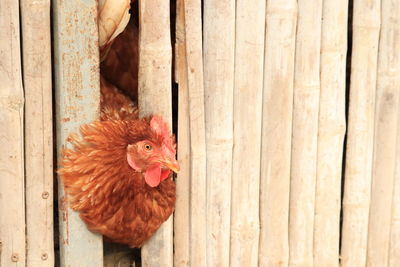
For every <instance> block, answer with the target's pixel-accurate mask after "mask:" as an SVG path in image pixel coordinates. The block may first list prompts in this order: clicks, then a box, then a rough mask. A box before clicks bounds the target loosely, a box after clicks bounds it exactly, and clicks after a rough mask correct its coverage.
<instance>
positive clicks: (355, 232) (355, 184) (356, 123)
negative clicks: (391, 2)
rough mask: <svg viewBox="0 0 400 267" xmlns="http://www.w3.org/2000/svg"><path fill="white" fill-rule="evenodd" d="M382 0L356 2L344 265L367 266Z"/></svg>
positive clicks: (348, 136) (344, 226) (344, 196)
mask: <svg viewBox="0 0 400 267" xmlns="http://www.w3.org/2000/svg"><path fill="white" fill-rule="evenodd" d="M379 29H380V0H373V1H369V2H367V1H363V0H355V1H354V12H353V47H352V56H351V80H350V99H349V101H350V104H349V118H348V132H347V146H346V168H345V170H346V171H345V180H344V195H343V204H342V205H343V226H342V237H341V238H342V240H341V244H342V248H341V265H342V266H343V267H358V266H359V267H364V266H366V258H367V236H368V215H369V203H370V192H371V173H372V153H373V136H374V110H375V91H376V69H377V57H378V42H379Z"/></svg>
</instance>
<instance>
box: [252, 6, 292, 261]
mask: <svg viewBox="0 0 400 267" xmlns="http://www.w3.org/2000/svg"><path fill="white" fill-rule="evenodd" d="M296 24H297V1H295V0H291V1H287V0H282V1H268V2H267V9H266V29H265V56H264V96H263V118H262V120H263V123H262V126H263V128H262V152H261V185H260V224H261V230H260V247H259V266H287V265H288V261H289V192H290V155H291V146H292V112H293V82H294V57H295V56H294V55H295V43H296Z"/></svg>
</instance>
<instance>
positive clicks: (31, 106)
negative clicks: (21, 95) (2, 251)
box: [20, 0, 54, 267]
mask: <svg viewBox="0 0 400 267" xmlns="http://www.w3.org/2000/svg"><path fill="white" fill-rule="evenodd" d="M20 2H21V24H22V48H23V51H22V52H23V70H24V71H23V74H24V75H23V78H24V91H25V170H26V174H25V185H26V191H25V194H26V195H25V197H26V234H27V242H26V244H27V251H26V255H27V259H26V264H27V266H32V267H36V266H37V267H39V266H40V267H41V266H43V267H45V266H54V244H53V243H54V242H53V124H52V85H51V38H50V0H40V1H34V0H22V1H20Z"/></svg>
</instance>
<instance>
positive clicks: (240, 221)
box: [230, 0, 265, 266]
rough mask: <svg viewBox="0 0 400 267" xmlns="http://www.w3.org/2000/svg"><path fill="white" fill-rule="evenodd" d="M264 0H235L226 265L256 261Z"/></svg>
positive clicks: (239, 264) (256, 262)
mask: <svg viewBox="0 0 400 267" xmlns="http://www.w3.org/2000/svg"><path fill="white" fill-rule="evenodd" d="M264 33H265V1H263V2H260V1H257V0H254V1H246V0H238V1H236V36H235V39H236V40H235V77H234V100H233V107H234V110H233V112H234V115H233V120H234V125H235V127H234V132H233V138H234V144H235V146H234V149H233V160H232V197H231V199H232V203H231V205H232V210H231V240H230V242H231V251H230V266H257V265H258V243H259V231H260V230H259V228H260V223H259V221H260V219H259V191H260V158H261V154H260V152H261V118H262V93H263V72H264Z"/></svg>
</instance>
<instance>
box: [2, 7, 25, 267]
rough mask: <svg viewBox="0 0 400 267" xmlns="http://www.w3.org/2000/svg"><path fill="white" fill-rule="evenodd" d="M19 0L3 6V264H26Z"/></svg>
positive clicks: (20, 265)
mask: <svg viewBox="0 0 400 267" xmlns="http://www.w3.org/2000/svg"><path fill="white" fill-rule="evenodd" d="M18 4H19V3H18V1H14V0H4V1H2V2H1V4H0V5H1V7H0V28H1V31H0V55H1V63H0V66H1V67H0V80H1V83H0V110H1V115H0V127H1V131H0V146H1V149H2V151H3V153H0V177H1V178H0V266H18V267H23V266H25V205H24V202H25V199H24V135H23V129H24V128H23V122H24V92H23V88H22V79H21V56H20V35H19V6H18Z"/></svg>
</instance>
